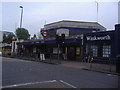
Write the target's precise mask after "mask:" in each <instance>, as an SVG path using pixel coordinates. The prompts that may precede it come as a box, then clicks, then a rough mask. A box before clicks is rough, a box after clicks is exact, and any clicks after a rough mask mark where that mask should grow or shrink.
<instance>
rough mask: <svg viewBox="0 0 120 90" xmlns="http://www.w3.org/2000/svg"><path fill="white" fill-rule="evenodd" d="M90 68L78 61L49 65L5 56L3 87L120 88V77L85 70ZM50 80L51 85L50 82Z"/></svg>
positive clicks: (87, 64) (3, 61) (3, 59)
mask: <svg viewBox="0 0 120 90" xmlns="http://www.w3.org/2000/svg"><path fill="white" fill-rule="evenodd" d="M54 62H55V60H54ZM56 62H57V61H56ZM89 65H90V63H84V62H75V61H61V64H54V63H51V64H49V63H47V60H46V62H39V61H30V60H23V59H16V58H14V59H13V58H4V57H3V58H2V85H3V87H4V88H7V87H8V88H9V87H11V86H12V87H15V86H17V87H21V88H22V87H23V88H25V87H31V86H32V87H49V88H52V87H54V88H55V87H56V88H59V87H60V88H61V87H64V88H69V87H71V85H72V86H73V87H77V88H117V87H118V81H119V80H118V79H119V78H118V76H117V75H112V74H106V73H99V72H94V71H89V70H85V69H84V68H87V67H88V68H89ZM83 69H84V70H83ZM54 80H56V81H54ZM61 80H62V82H61ZM48 81H50V82H49V83H48ZM51 81H52V82H51ZM53 81H54V82H53ZM41 82H42V83H43V84H41ZM44 82H47V83H44ZM26 85H27V86H26ZM3 87H2V88H3ZM71 88H72V87H71Z"/></svg>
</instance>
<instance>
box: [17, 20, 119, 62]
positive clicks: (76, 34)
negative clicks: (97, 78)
mask: <svg viewBox="0 0 120 90" xmlns="http://www.w3.org/2000/svg"><path fill="white" fill-rule="evenodd" d="M41 31H46V32H47V37H45V38H44V39H41V40H29V41H23V42H18V43H17V45H18V51H19V52H20V50H23V51H22V52H23V53H24V55H25V56H29V57H38V58H39V57H40V53H43V54H45V58H52V59H56V58H57V55H58V53H59V54H60V59H64V60H74V61H75V60H77V61H82V59H83V58H84V56H85V54H87V53H88V52H92V56H93V57H103V58H104V57H106V58H110V57H111V58H113V57H116V55H118V54H120V47H119V45H120V39H119V35H120V25H119V24H118V25H115V30H111V31H106V28H105V27H103V26H102V25H100V24H99V23H97V22H81V21H68V20H62V21H58V22H54V23H50V24H46V25H44V28H41ZM62 34H64V35H65V41H64V43H60V44H59V50H58V44H57V43H56V35H59V36H61V35H62Z"/></svg>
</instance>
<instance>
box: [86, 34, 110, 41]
mask: <svg viewBox="0 0 120 90" xmlns="http://www.w3.org/2000/svg"><path fill="white" fill-rule="evenodd" d="M86 39H87V41H97V40H110V39H111V37H110V35H104V36H86Z"/></svg>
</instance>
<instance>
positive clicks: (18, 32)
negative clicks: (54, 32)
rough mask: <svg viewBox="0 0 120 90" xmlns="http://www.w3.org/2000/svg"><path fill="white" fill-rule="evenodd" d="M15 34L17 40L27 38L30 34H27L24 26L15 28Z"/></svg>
mask: <svg viewBox="0 0 120 90" xmlns="http://www.w3.org/2000/svg"><path fill="white" fill-rule="evenodd" d="M16 36H17V38H18V39H19V40H20V39H23V40H28V39H29V37H30V34H29V32H28V30H27V29H25V28H17V29H16Z"/></svg>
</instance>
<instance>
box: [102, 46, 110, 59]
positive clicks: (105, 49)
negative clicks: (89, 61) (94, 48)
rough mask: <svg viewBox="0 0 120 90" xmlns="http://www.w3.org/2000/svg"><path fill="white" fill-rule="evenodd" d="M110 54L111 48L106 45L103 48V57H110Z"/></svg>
mask: <svg viewBox="0 0 120 90" xmlns="http://www.w3.org/2000/svg"><path fill="white" fill-rule="evenodd" d="M110 54H111V46H109V45H106V46H103V57H110Z"/></svg>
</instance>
